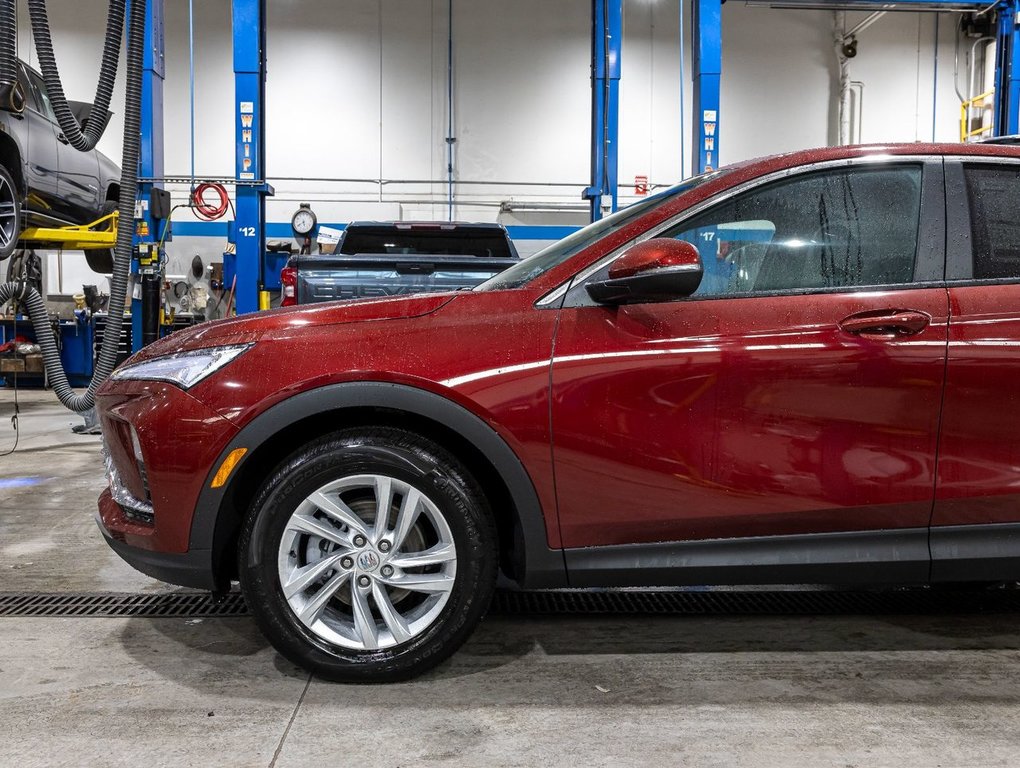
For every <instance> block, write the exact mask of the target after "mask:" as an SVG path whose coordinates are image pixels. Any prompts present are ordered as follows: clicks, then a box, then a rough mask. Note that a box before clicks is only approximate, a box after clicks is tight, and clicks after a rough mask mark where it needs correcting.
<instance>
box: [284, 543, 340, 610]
mask: <svg viewBox="0 0 1020 768" xmlns="http://www.w3.org/2000/svg"><path fill="white" fill-rule="evenodd" d="M346 554H347V552H346V551H343V552H334V553H332V554H330V555H329V556H328V557H324V558H323V559H322V560H319V561H318V562H316V563H311V564H309V565H306V566H304V567H302V568H298V569H296V570H294V571H293V572H292V573H291V578H290V579H289V580H288V581H287V583H286V584H284V585H283V594H284V595H285V596H286V597H287V598H288V599H290V598H291V597H293V596H294V595H296V594H297V593H298V592H304V591H305V590H306V589H308V587H310V586H311V585H312V584H314V583H315V582H316V581H318V580H319V579H320V578H321V577H322V574H324V573H325V572H326V571H328V570H329V569H330V568H335V567H336V564H337V563H339V562H340V558H341V557H343V556H344V555H346Z"/></svg>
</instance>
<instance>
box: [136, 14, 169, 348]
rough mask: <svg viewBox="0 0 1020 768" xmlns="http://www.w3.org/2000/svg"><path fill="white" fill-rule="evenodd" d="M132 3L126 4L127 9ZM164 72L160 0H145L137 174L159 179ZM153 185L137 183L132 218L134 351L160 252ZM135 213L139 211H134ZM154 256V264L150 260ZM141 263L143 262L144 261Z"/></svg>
mask: <svg viewBox="0 0 1020 768" xmlns="http://www.w3.org/2000/svg"><path fill="white" fill-rule="evenodd" d="M133 9H134V4H133V3H129V4H128V12H129V13H130V12H131V11H132V10H133ZM165 74H166V70H165V63H164V58H163V0H148V3H147V4H146V18H145V44H144V51H143V54H142V115H141V124H140V128H141V152H140V154H139V162H138V177H139V178H141V179H159V178H162V177H163V79H164V76H165ZM154 186H161V185H159V184H154V183H152V182H143V183H141V184H139V185H138V196H137V198H136V200H137V201H139V203H140V205H141V208H142V210H141V217H140V218H136V219H135V237H134V253H135V258H134V259H133V260H132V262H131V272H132V274H133V276H134V293H133V294H132V298H131V348H132V350H133V351H135V352H137V351H138V350H139V349H141V347H142V296H141V290H142V282H141V278H142V275H143V274H144V273H145V272H146V271H147V270H151V269H156V270H158V269H159V254H158V253H155V254H154V255H153V252H154V251H155V249H156V247H155V243H157V242H158V241H159V236H160V234H161V233H159V232H157V231H156V226H157V224H158V225H160V226H162V223H161V222H158V221H156V220H155V219H153V217H152V211H151V210H150V208H149V200H150V195H151V192H152V188H153V187H154ZM135 213H136V215H137V214H138V211H135ZM152 258H154V259H155V264H153V263H151V259H152ZM143 262H144V263H143Z"/></svg>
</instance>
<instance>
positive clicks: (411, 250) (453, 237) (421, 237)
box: [340, 227, 514, 259]
mask: <svg viewBox="0 0 1020 768" xmlns="http://www.w3.org/2000/svg"><path fill="white" fill-rule="evenodd" d="M340 253H344V254H347V255H353V254H358V253H387V254H396V255H401V254H406V255H415V254H418V255H427V256H438V255H448V256H481V257H483V258H489V259H504V258H505V259H509V258H512V257H513V256H514V254H513V253H512V252H511V251H510V244H509V243H508V242H507V238H506V235H504V234H503V232H502V230H498V229H474V230H472V229H468V228H464V229H461V230H439V229H418V230H415V229H395V228H389V227H350V228H349V229H348V230H347V231H346V233H345V234H344V239H343V242H342V243H341V244H340Z"/></svg>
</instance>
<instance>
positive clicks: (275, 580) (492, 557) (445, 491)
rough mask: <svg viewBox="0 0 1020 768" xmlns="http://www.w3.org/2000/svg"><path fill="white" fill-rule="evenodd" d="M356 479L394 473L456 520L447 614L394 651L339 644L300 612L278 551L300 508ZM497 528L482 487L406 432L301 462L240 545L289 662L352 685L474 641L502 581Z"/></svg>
mask: <svg viewBox="0 0 1020 768" xmlns="http://www.w3.org/2000/svg"><path fill="white" fill-rule="evenodd" d="M356 474H387V475H389V476H391V477H394V478H397V479H400V480H403V481H405V482H407V483H409V484H411V485H413V486H414V487H415V488H417V489H418V490H419V491H421V492H422V493H424V494H425V495H426V496H428V498H429V499H430V500H431V501H432V502H433V503H434V504H435V505H436V506H437V507H438V508H439V510H440V512H441V513H442V515H443V517H444V518H445V519H446V522H447V525H449V527H450V530H451V532H452V533H453V539H454V543H455V545H456V548H457V573H456V577H455V579H456V580H455V583H454V587H453V589H452V591H451V593H450V597H449V599H448V600H447V602H446V605H445V606H444V607H443V610H442V612H441V613H440V615H439V616H438V617H437V618H436V619H435V621H433V623H432V624H431V625H430V626H429V627H428V628H427V629H425V630H424V631H423V632H422V633H421V634H419V635H417V636H415V637H414V638H412V639H411V640H409V641H407V642H406V643H403V644H401V645H398V646H395V647H393V648H386V649H382V650H376V651H358V650H354V649H348V648H341V647H336V646H333V645H330V644H329V643H327V642H326V641H324V640H323V639H321V638H319V637H318V636H316V635H315V634H314V633H313V632H312V631H311V630H309V629H308V628H307V627H306V626H305V625H304V624H302V623H301V622H300V621H299V620H298V618H297V617H296V616H295V615H294V613H293V611H292V610H291V609H290V606H289V604H288V603H287V601H286V599H285V597H284V595H283V592H282V589H281V587H280V582H279V574H278V570H277V552H278V548H279V544H280V539H281V537H282V535H283V532H284V529H285V527H286V523H287V521H288V520H289V518H290V516H291V514H292V513H293V511H294V509H295V508H296V507H297V505H298V504H300V503H301V501H303V500H304V499H305V498H307V496H309V495H310V494H311V493H313V492H314V491H316V490H318V489H319V488H321V487H322V486H323V485H325V484H327V483H329V482H332V481H334V480H337V479H340V478H341V477H347V476H350V475H356ZM496 559H497V558H496V548H495V532H494V527H493V524H492V520H491V515H490V514H489V512H488V507H487V504H486V503H485V500H484V496H483V495H482V493H481V491H480V489H478V488H477V486H476V484H475V483H474V481H473V480H472V479H471V478H470V476H469V475H468V474H467V473H466V471H464V470H463V468H462V467H460V466H459V465H458V463H457V462H456V461H455V460H454V459H453V457H452V456H449V455H448V454H445V452H443V451H442V450H441V449H439V448H438V446H435V445H432V444H430V443H429V441H425V440H423V439H418V438H416V436H412V435H410V434H409V433H405V432H402V431H399V430H382V429H376V430H363V431H359V432H351V433H339V434H337V435H333V436H330V437H329V438H325V439H323V440H320V441H317V442H316V443H313V444H312V445H311V446H309V447H308V448H306V449H305V450H302V451H299V452H298V453H296V454H294V455H293V456H291V457H290V458H289V459H288V460H287V461H285V462H284V463H283V464H282V465H281V466H280V467H279V468H278V469H277V470H276V471H275V472H274V473H273V475H272V476H271V477H270V478H269V479H268V480H267V481H266V483H265V484H264V485H263V487H262V489H261V490H260V491H259V493H258V494H257V495H256V498H255V502H254V503H253V504H252V508H251V511H250V513H249V517H248V519H247V521H246V523H245V525H244V527H243V529H242V533H241V539H240V544H239V573H240V578H241V586H242V590H243V591H244V594H245V598H246V600H247V602H248V604H249V608H250V610H251V611H252V613H253V614H254V616H255V619H256V622H257V623H258V625H259V628H260V629H261V630H262V631H263V633H264V634H265V635H266V636H267V637H268V638H269V640H270V641H271V642H272V643H273V645H274V646H275V647H276V649H277V650H278V651H280V653H282V654H283V655H284V656H285V657H286V658H288V659H290V660H291V661H293V662H295V663H297V664H299V665H300V666H303V667H305V668H306V669H309V670H311V671H312V672H314V673H315V674H317V675H319V676H321V677H324V678H327V679H332V680H339V681H344V682H387V681H393V680H400V679H406V678H408V677H412V676H414V675H416V674H418V673H420V672H422V671H425V670H426V669H428V668H430V667H433V666H435V665H436V664H438V663H440V662H441V661H442V660H443V659H445V658H446V657H448V656H449V655H450V654H451V653H453V651H455V650H456V649H457V648H458V647H459V646H460V645H461V644H462V643H463V642H464V640H466V639H467V637H468V636H469V635H470V633H471V631H472V630H473V629H474V627H475V625H476V624H477V623H478V621H479V620H480V619H481V617H482V615H483V614H484V613H485V611H486V610H487V609H488V605H489V601H490V600H491V597H492V592H493V589H494V586H495V576H496Z"/></svg>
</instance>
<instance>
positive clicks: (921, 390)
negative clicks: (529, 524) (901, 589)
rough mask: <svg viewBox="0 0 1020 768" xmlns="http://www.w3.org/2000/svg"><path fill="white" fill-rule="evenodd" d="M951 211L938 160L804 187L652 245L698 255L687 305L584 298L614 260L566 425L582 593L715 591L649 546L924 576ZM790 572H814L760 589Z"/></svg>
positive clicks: (556, 397) (837, 176) (730, 203)
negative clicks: (782, 551) (830, 561)
mask: <svg viewBox="0 0 1020 768" xmlns="http://www.w3.org/2000/svg"><path fill="white" fill-rule="evenodd" d="M942 195H943V177H942V167H941V160H940V159H936V160H923V159H918V160H908V161H899V160H897V161H895V162H891V161H890V162H858V163H856V164H850V165H848V164H846V163H845V162H844V163H840V164H836V165H835V166H827V167H822V168H816V169H802V170H801V171H799V172H796V173H794V174H792V175H787V176H783V177H781V178H774V179H772V180H769V181H765V182H762V183H758V184H756V185H753V186H752V187H750V188H744V189H742V190H740V191H738V192H737V193H736V194H732V193H731V194H730V195H728V196H726V198H725V199H722V200H719V199H718V198H717V199H716V201H714V202H712V201H710V202H709V203H707V204H706V205H703V206H699V210H697V211H696V212H691V213H688V214H683V215H681V217H680V220H679V221H675V222H673V223H671V224H669V225H667V226H666V227H665V228H664V229H663V228H658V231H653V232H649V233H646V235H645V236H646V237H647V236H651V235H655V236H659V237H676V238H682V239H685V240H688V241H689V242H692V243H694V244H695V245H696V246H697V247H698V248H699V251H700V253H701V257H702V261H703V265H704V271H705V275H704V278H703V280H702V284H701V286H700V287H699V289H698V291H697V292H696V293H695V294H694V295H693V296H691V297H690V298H687V299H678V300H676V301H668V302H662V303H649V304H635V305H624V306H619V307H610V306H599V305H597V304H595V303H594V302H592V301H591V300H590V299H589V298H588V297H587V294H586V292H585V290H584V283H586V282H590V281H593V280H598V279H600V277H603V276H604V275H605V274H606V272H607V271H608V266H609V263H610V262H611V261H612V257H610V258H609V259H607V260H606V263H605V265H604V266H603V267H602V268H601V269H600V270H599V271H597V272H595V274H593V275H591V276H590V277H588V278H587V279H586V280H583V281H578V284H577V285H574V286H572V287H571V289H570V290H569V291H568V293H567V296H566V299H565V301H564V306H563V308H562V309H561V311H560V319H559V327H558V331H557V335H556V342H555V354H554V359H553V367H552V406H551V411H552V429H553V444H554V466H555V479H556V490H557V499H558V507H559V517H560V526H561V533H562V538H563V541H564V544H565V546H566V547H568V552H567V562H568V567H570V569H571V580H572V583H576V584H585V583H598V582H599V581H600V580H604V577H605V575H606V571H607V569H608V570H610V571H613V573H614V577H613V578H614V580H615V581H617V582H619V581H620V579H621V575H620V574H621V573H622V572H624V571H629V572H633V573H635V575H634V576H633V581H634V583H645V584H647V583H653V581H652V579H658V582H659V583H684V582H688V583H690V582H691V580H692V579H693V580H694V581H693V583H705V581H707V580H708V579H709V578H711V577H712V576H713V573H710V572H705V571H698V570H697V569H695V570H693V571H692V572H691V574H692V575H689V576H687V577H685V576H684V575H682V574H680V573H679V572H678V569H675V568H674V566H676V565H677V564H680V563H685V564H691V563H692V562H694V561H691V560H689V559H688V558H687V555H686V554H682V553H683V552H686V551H688V550H684V549H683V548H681V549H677V548H676V547H675V546H671V545H670V546H650V545H653V544H656V543H662V542H693V541H706V540H721V541H724V542H729V543H730V544H732V542H734V541H736V540H738V539H741V540H748V539H751V538H754V540H755V542H756V545H755V546H756V547H757V551H758V552H759V553H760V554H761V553H763V554H761V556H762V557H764V558H765V560H770V559H772V560H773V561H774V560H775V557H774V555H775V552H773V551H771V550H769V549H768V547H769V546H770V545H769V542H773V543H774V544H775V546H776V547H787V549H789V546H790V545H791V542H793V543H794V544H795V547H794V549H795V551H793V554H790V552H789V551H788V552H787V554H790V558H792V560H793V561H803V562H805V563H815V564H819V563H821V562H822V561H826V559H827V558H830V557H832V558H836V559H840V558H842V559H843V560H848V561H853V563H854V564H856V565H863V564H864V563H865V561H869V560H870V561H872V562H873V564H877V563H878V562H879V561H884V560H888V561H889V563H887V564H888V565H890V567H891V569H892V571H891V572H890V575H891V576H892V577H893V578H896V579H897V580H906V581H909V580H912V579H917V580H919V581H923V580H925V579H926V577H927V574H928V566H929V558H928V552H927V525H928V520H929V517H930V514H931V506H932V501H933V494H934V471H935V449H936V434H937V429H938V418H939V408H940V402H941V397H942V387H943V374H944V365H945V354H946V334H947V309H948V300H947V293H946V289H945V287H944V284H943V283H942V278H943V270H944V257H943V253H944V213H945V211H944V204H943V198H942ZM621 252H622V251H621ZM848 532H849V533H852V534H854V535H852V536H850V537H849V538H848V537H845V536H843V537H841V536H836V537H835V538H834V537H833V536H831V535H830V536H828V538H825V537H824V536H823V537H822V538H818V539H812V535H816V534H844V533H848ZM884 532H886V533H888V534H889V535H886V533H884ZM760 537H767V538H764V539H763V538H760ZM805 537H806V538H805ZM794 540H795V541H794ZM813 541H817V542H818V543H819V545H821V544H823V543H824V542H827V543H826V544H825V547H827V548H824V551H822V550H816V549H813V548H812V547H813V546H814V545H813V543H812V542H813ZM610 545H632V546H630V547H623V548H621V547H618V546H610ZM762 547H764V549H762ZM776 551H778V550H776ZM791 551H792V550H791ZM745 556H749V555H747V553H745V552H742V551H740V550H739V549H733V548H732V546H730V548H729V549H727V550H726V554H725V555H724V556H723V555H720V557H721V559H719V557H716V556H715V555H711V554H710V555H708V557H709V559H710V560H713V562H715V563H716V565H720V564H725V563H729V564H730V565H736V564H739V563H741V562H744V558H745ZM756 557H757V555H756ZM752 559H753V558H752ZM780 559H782V558H780ZM649 569H651V570H652V571H654V572H655V573H654V574H650V573H642V574H638V573H637V571H641V570H645V571H648V570H649ZM870 572H871V574H872V575H875V576H877V574H878V571H877V570H871V571H870ZM794 575H797V576H804V575H806V572H798V571H796V570H794V571H786V572H784V573H779V572H776V573H774V574H773V577H772V578H768V577H767V578H765V579H764V580H775V579H776V578H780V577H782V578H781V579H780V580H783V579H785V578H788V577H793V576H794ZM814 575H816V576H818V577H819V578H820V577H821V574H820V573H815V574H814ZM830 575H831V574H830ZM730 576H732V574H730ZM730 576H727V577H726V578H730ZM861 576H862V577H866V576H867V569H865V570H862V571H861ZM741 578H746V579H747V580H748V581H753V580H756V579H757V577H752V575H751V574H749V573H747V574H744V576H742V577H741ZM623 579H624V580H626V577H623ZM699 579H704V580H705V581H699Z"/></svg>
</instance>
